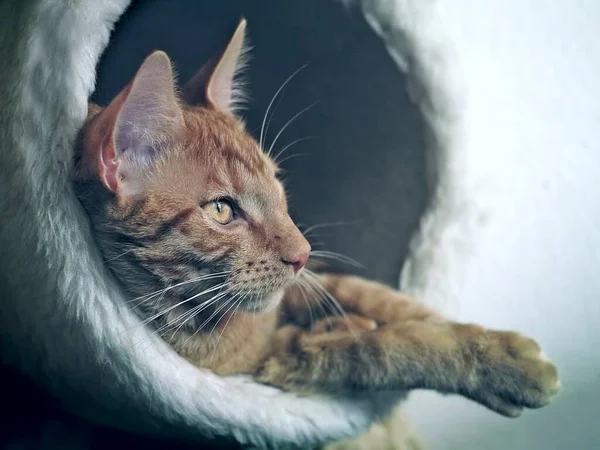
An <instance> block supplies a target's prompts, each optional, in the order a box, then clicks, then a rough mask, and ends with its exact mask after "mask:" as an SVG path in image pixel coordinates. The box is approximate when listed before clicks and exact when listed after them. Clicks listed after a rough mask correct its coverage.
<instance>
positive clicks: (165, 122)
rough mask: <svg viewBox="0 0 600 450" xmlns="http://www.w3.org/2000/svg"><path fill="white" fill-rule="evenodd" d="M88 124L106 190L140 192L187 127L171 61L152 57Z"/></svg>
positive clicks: (161, 54) (162, 56) (90, 147)
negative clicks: (166, 148)
mask: <svg viewBox="0 0 600 450" xmlns="http://www.w3.org/2000/svg"><path fill="white" fill-rule="evenodd" d="M90 125H91V129H90V130H88V131H86V134H88V139H87V144H86V147H88V150H91V151H93V152H94V153H95V155H90V156H92V158H93V159H95V163H94V165H95V166H96V167H97V171H98V175H99V178H100V181H101V182H102V184H103V185H104V187H105V188H106V189H108V190H109V191H111V192H114V193H115V194H118V195H119V196H131V195H135V194H136V193H139V192H140V190H141V189H142V188H143V182H144V180H145V177H146V175H147V172H148V171H149V170H150V169H151V165H152V164H153V163H154V162H155V161H156V159H157V157H159V155H160V152H161V149H162V148H163V147H164V143H165V142H167V141H168V140H170V139H171V138H172V137H173V135H174V134H175V133H176V132H177V131H178V130H179V129H180V128H181V127H182V126H183V113H182V110H181V107H180V106H179V103H178V101H177V97H176V94H175V85H174V81H173V72H172V68H171V62H170V61H169V57H168V56H167V55H166V54H165V53H164V52H162V51H156V52H154V53H152V54H151V55H150V56H148V57H147V58H146V59H145V60H144V62H143V63H142V65H141V66H140V68H139V69H138V71H137V73H136V75H135V77H134V78H133V80H132V81H131V82H130V83H129V84H128V85H127V86H126V87H125V89H123V90H122V91H121V92H120V93H119V95H117V97H116V98H115V99H114V100H113V101H112V102H111V103H110V105H109V106H108V107H106V108H105V109H104V110H103V111H102V112H100V113H99V114H98V116H97V117H96V118H94V120H93V122H92V123H91V124H90Z"/></svg>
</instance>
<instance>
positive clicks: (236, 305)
mask: <svg viewBox="0 0 600 450" xmlns="http://www.w3.org/2000/svg"><path fill="white" fill-rule="evenodd" d="M247 296H248V293H246V294H245V295H243V296H241V297H240V298H239V300H238V301H237V302H235V303H234V304H233V305H232V306H233V307H234V308H235V309H234V310H233V313H231V315H230V316H229V318H228V319H227V322H225V325H224V326H223V329H222V330H221V334H219V337H218V338H217V342H215V348H214V350H213V353H212V356H211V357H210V360H211V361H214V359H215V354H216V353H217V348H218V347H219V342H221V338H222V337H223V333H224V332H225V328H227V325H229V321H230V320H231V318H232V317H233V316H234V314H235V313H236V312H237V310H238V308H239V307H240V305H241V304H242V302H243V301H244V300H245V299H246V297H247ZM230 309H231V307H229V309H228V310H227V311H225V313H224V315H225V314H227V313H228V312H229V310H230ZM217 325H218V322H217V323H216V324H215V326H214V327H213V329H212V330H211V332H210V334H209V335H208V341H210V337H211V335H212V333H213V331H215V328H216V327H217Z"/></svg>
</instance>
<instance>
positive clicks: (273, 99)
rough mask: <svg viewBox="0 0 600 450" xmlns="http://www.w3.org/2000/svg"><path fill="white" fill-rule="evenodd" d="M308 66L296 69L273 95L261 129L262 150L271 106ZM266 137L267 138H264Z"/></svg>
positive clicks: (260, 144) (260, 143)
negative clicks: (293, 79)
mask: <svg viewBox="0 0 600 450" xmlns="http://www.w3.org/2000/svg"><path fill="white" fill-rule="evenodd" d="M307 65H308V64H304V65H303V66H301V67H300V68H298V69H296V70H295V71H294V72H293V73H292V74H291V75H290V76H289V77H288V78H287V79H286V80H285V81H284V82H283V84H282V85H281V86H279V89H277V91H276V92H275V95H273V98H272V99H271V101H270V102H269V105H268V106H267V110H266V111H265V116H264V117H263V121H262V125H261V127H260V139H259V140H258V143H259V146H260V148H263V144H264V141H263V132H264V128H265V122H266V120H267V117H268V115H269V110H270V109H271V106H273V102H274V101H275V99H276V98H277V96H278V95H279V93H280V92H281V91H282V90H283V88H285V87H286V85H287V84H288V83H289V82H290V81H291V80H292V78H294V77H295V76H296V75H297V74H298V73H299V72H300V71H302V70H303V69H304V68H305V67H306V66H307ZM264 137H266V136H264Z"/></svg>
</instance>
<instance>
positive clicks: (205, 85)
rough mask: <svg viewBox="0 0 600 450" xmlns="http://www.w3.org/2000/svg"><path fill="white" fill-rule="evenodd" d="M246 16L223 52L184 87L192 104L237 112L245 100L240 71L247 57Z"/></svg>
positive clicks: (231, 112)
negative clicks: (238, 77)
mask: <svg viewBox="0 0 600 450" xmlns="http://www.w3.org/2000/svg"><path fill="white" fill-rule="evenodd" d="M245 41H246V20H245V19H242V20H241V21H240V23H239V24H238V26H237V28H236V30H235V32H234V33H233V36H232V37H231V39H230V40H229V43H228V44H227V46H226V47H225V50H223V51H222V52H221V54H220V55H219V56H218V57H217V58H214V59H213V60H212V61H210V62H208V63H207V64H206V65H204V67H202V68H201V69H200V70H199V71H198V72H197V73H196V75H194V76H193V77H192V78H191V79H190V80H189V81H188V82H187V83H186V84H185V85H184V86H183V88H182V90H183V98H184V100H185V102H186V103H187V104H189V105H203V106H206V107H208V108H213V109H216V110H219V111H222V112H226V113H229V114H233V113H234V112H235V109H236V107H237V106H239V103H241V101H243V97H244V95H243V92H242V89H241V84H240V83H239V80H236V78H237V75H238V73H239V72H240V70H241V69H242V68H243V66H244V65H245V63H246V60H247V50H248V49H247V47H246V43H245Z"/></svg>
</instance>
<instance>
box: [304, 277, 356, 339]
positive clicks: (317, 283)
mask: <svg viewBox="0 0 600 450" xmlns="http://www.w3.org/2000/svg"><path fill="white" fill-rule="evenodd" d="M304 273H305V274H306V276H307V277H308V278H310V279H312V280H313V283H314V286H315V287H318V289H320V290H321V292H322V293H323V294H324V295H325V297H326V298H327V299H328V300H329V301H330V302H331V303H332V305H333V306H334V307H335V308H337V310H338V311H339V313H340V315H341V316H342V317H344V319H345V320H346V323H347V324H348V329H349V330H350V333H352V336H353V337H354V339H356V340H358V335H357V334H356V330H355V328H354V325H353V324H352V322H351V321H350V319H348V315H347V314H346V311H344V308H342V305H340V303H339V302H338V301H337V299H336V298H335V297H334V296H333V295H331V293H330V292H329V291H328V290H327V289H326V288H325V287H324V286H323V284H322V281H321V279H320V278H319V276H318V275H317V274H316V273H314V272H311V271H310V270H305V272H304Z"/></svg>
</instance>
